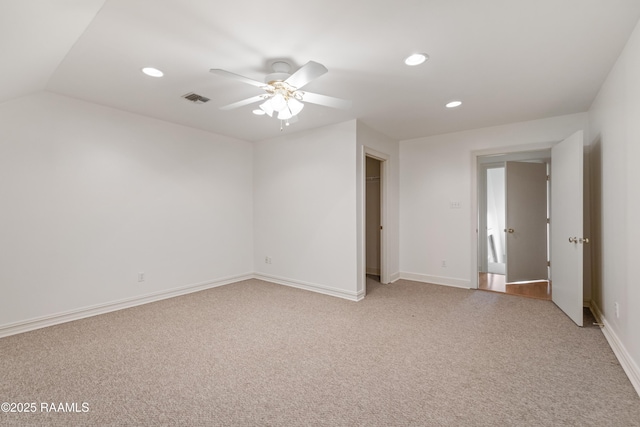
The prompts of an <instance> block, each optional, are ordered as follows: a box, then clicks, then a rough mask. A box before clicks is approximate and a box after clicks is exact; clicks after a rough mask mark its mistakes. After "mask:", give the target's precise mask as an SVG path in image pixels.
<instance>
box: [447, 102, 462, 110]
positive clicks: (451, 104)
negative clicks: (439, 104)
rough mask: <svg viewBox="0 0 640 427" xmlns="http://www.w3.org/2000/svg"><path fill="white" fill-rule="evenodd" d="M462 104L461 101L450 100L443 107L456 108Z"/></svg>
mask: <svg viewBox="0 0 640 427" xmlns="http://www.w3.org/2000/svg"><path fill="white" fill-rule="evenodd" d="M461 105H462V101H451V102H447V104H446V105H445V107H447V108H456V107H459V106H461Z"/></svg>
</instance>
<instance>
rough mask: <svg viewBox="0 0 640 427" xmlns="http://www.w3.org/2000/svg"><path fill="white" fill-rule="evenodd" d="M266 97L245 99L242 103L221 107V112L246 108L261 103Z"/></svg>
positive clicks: (258, 96)
mask: <svg viewBox="0 0 640 427" xmlns="http://www.w3.org/2000/svg"><path fill="white" fill-rule="evenodd" d="M264 97H265V95H256V96H252V97H251V98H247V99H243V100H242V101H238V102H234V103H233V104H229V105H225V106H224V107H220V109H221V110H233V109H234V108H240V107H244V106H245V105H249V104H253V103H254V102H260V101H263V100H264Z"/></svg>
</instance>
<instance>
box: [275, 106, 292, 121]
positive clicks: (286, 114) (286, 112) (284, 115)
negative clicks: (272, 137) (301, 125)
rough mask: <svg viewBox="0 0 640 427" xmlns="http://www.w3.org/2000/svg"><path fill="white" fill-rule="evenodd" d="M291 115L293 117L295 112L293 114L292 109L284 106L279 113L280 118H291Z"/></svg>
mask: <svg viewBox="0 0 640 427" xmlns="http://www.w3.org/2000/svg"><path fill="white" fill-rule="evenodd" d="M291 117H293V114H291V110H290V109H288V108H283V109H282V110H280V112H279V113H278V119H280V120H289V119H290V118H291Z"/></svg>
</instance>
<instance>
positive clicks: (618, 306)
mask: <svg viewBox="0 0 640 427" xmlns="http://www.w3.org/2000/svg"><path fill="white" fill-rule="evenodd" d="M613 306H614V307H615V308H616V319H619V318H620V304H619V303H617V302H615V303H613Z"/></svg>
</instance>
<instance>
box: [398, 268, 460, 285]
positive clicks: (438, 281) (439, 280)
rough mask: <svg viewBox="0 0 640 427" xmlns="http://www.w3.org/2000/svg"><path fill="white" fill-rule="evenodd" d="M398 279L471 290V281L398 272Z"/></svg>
mask: <svg viewBox="0 0 640 427" xmlns="http://www.w3.org/2000/svg"><path fill="white" fill-rule="evenodd" d="M400 278H401V279H405V280H413V281H415V282H423V283H432V284H434V285H443V286H452V287H454V288H463V289H471V281H470V280H465V279H455V278H453V277H441V276H429V275H426V274H419V273H406V272H400Z"/></svg>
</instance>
